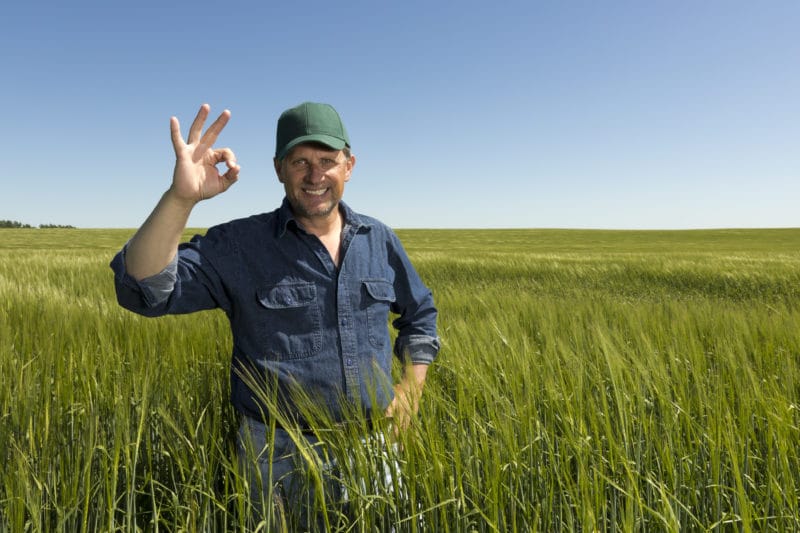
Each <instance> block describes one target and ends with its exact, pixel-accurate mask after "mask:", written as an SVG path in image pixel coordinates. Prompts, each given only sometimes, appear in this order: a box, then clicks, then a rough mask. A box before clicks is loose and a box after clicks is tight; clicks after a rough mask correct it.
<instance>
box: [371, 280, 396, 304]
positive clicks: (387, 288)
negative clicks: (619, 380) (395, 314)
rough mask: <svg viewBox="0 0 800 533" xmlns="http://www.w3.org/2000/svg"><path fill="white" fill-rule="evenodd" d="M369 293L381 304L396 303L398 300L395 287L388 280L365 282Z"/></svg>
mask: <svg viewBox="0 0 800 533" xmlns="http://www.w3.org/2000/svg"><path fill="white" fill-rule="evenodd" d="M364 287H366V289H367V293H369V295H370V296H372V297H373V298H374V299H376V300H378V301H381V302H394V301H395V300H396V297H395V294H394V287H393V286H392V284H391V283H389V282H388V281H386V280H370V281H365V282H364Z"/></svg>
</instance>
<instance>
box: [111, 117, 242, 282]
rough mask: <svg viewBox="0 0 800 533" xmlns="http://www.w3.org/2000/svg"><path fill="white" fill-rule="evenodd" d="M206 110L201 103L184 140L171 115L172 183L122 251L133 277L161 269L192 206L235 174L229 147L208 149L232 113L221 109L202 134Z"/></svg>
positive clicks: (222, 187) (228, 182) (222, 189)
mask: <svg viewBox="0 0 800 533" xmlns="http://www.w3.org/2000/svg"><path fill="white" fill-rule="evenodd" d="M209 110H210V108H209V106H208V104H203V105H202V106H200V111H198V112H197V116H196V117H195V118H194V122H192V126H191V128H189V137H188V139H187V140H186V141H184V140H183V136H182V135H181V129H180V123H179V122H178V119H177V118H176V117H172V118H171V119H170V132H171V134H172V146H173V148H174V149H175V170H174V171H173V174H172V185H171V186H170V188H169V189H168V190H167V192H165V193H164V195H163V196H162V197H161V200H160V201H159V202H158V205H156V207H155V209H154V210H153V212H152V213H150V216H149V217H148V218H147V220H145V222H144V224H142V226H141V227H140V228H139V230H138V231H137V232H136V234H135V235H134V236H133V238H132V239H131V240H130V242H129V243H128V248H127V251H126V254H125V267H126V269H127V271H128V273H129V274H130V275H131V276H132V277H134V278H136V279H139V280H141V279H144V278H146V277H149V276H153V275H155V274H158V273H159V272H161V271H162V270H164V268H165V267H166V266H167V264H169V262H170V261H171V260H172V259H173V258H174V257H175V254H176V253H177V248H178V243H179V242H180V239H181V235H182V234H183V230H184V229H185V228H186V223H187V222H188V220H189V214H190V213H191V212H192V209H193V208H194V206H195V205H197V203H198V202H201V201H203V200H208V199H209V198H213V197H214V196H216V195H218V194H220V193H222V192H225V191H226V190H228V188H229V187H230V186H231V185H233V184H234V183H235V182H236V180H237V179H238V178H239V165H237V164H236V156H234V154H233V151H231V150H230V149H229V148H219V149H215V148H214V147H213V146H214V143H215V142H216V140H217V137H218V136H219V134H220V132H221V131H222V129H223V128H224V127H225V125H226V124H227V123H228V120H229V119H230V117H231V114H230V111H228V110H225V111H223V112H222V114H221V115H220V116H219V117H218V118H217V120H215V121H214V123H213V124H211V126H209V127H208V129H207V130H206V132H205V133H203V125H204V124H205V121H206V118H208V113H209ZM220 163H225V165H226V167H227V171H226V172H225V173H224V174H220V172H219V170H218V169H217V165H218V164H220Z"/></svg>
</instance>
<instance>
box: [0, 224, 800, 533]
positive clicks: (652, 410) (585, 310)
mask: <svg viewBox="0 0 800 533" xmlns="http://www.w3.org/2000/svg"><path fill="white" fill-rule="evenodd" d="M130 234H131V232H129V231H120V230H114V231H111V230H109V231H101V230H44V229H39V230H22V229H14V230H2V231H0V375H2V379H3V384H4V386H3V387H2V388H0V416H1V417H2V422H1V423H0V453H2V455H1V456H0V461H2V463H0V530H9V531H98V530H102V531H134V530H150V531H178V530H181V531H235V530H245V529H248V528H250V527H252V526H253V525H252V524H248V522H247V521H246V520H245V519H244V517H245V516H247V515H248V513H249V510H250V509H249V505H250V503H249V501H248V499H247V497H246V494H247V491H246V487H245V485H246V481H245V479H244V477H243V475H242V474H241V473H240V472H239V469H238V465H237V464H236V460H235V452H234V447H233V440H234V434H235V430H236V427H237V421H236V419H235V414H234V413H233V411H232V409H231V408H230V406H229V405H228V392H229V391H228V379H229V361H230V342H231V340H230V334H229V332H228V330H227V323H226V321H225V318H224V316H222V315H221V314H220V313H215V312H205V313H201V314H197V315H190V316H182V317H165V318H162V319H157V320H152V319H144V318H141V317H138V316H135V315H133V314H131V313H128V312H127V311H124V310H122V309H120V308H119V307H117V305H116V303H115V298H114V295H113V287H112V274H111V271H110V270H109V269H108V267H107V264H108V262H109V260H110V258H111V255H112V254H113V253H114V252H115V250H116V249H118V248H119V247H120V246H121V245H122V243H123V242H124V241H125V240H126V239H127V238H128V237H129V236H130ZM399 234H400V236H401V239H402V240H403V242H404V243H405V244H406V246H407V249H408V250H409V253H410V255H411V257H412V260H413V261H414V263H415V264H416V265H417V267H418V269H419V271H420V273H421V275H422V277H423V278H424V279H425V280H426V282H427V283H428V284H429V285H430V286H431V287H432V289H433V291H434V294H435V297H436V300H437V306H438V307H439V309H440V333H441V336H442V340H443V349H442V352H441V354H440V357H439V359H438V360H437V362H436V363H435V366H434V367H433V368H432V370H431V372H430V373H429V379H428V383H427V384H426V388H425V394H424V396H423V401H422V407H421V416H420V418H419V419H418V420H417V422H416V424H415V425H414V427H413V428H412V429H411V430H410V431H408V432H407V433H405V434H402V435H401V436H400V437H399V445H397V446H389V447H388V448H385V449H384V454H379V453H375V450H372V451H370V450H369V449H368V448H369V446H371V444H369V443H368V444H363V443H362V442H361V440H360V439H359V435H358V432H355V431H352V428H350V427H348V428H344V429H342V428H339V429H337V428H335V427H333V428H332V427H328V425H326V424H325V421H324V420H320V422H319V427H320V428H321V431H322V429H324V430H325V431H322V432H321V435H322V436H323V438H324V439H325V440H326V441H327V442H329V443H331V444H332V446H331V452H330V453H332V454H338V456H337V460H338V462H339V464H340V466H341V468H340V470H341V472H340V475H341V478H342V479H341V482H342V484H343V485H344V486H346V487H348V488H349V490H348V499H349V501H348V504H347V505H346V506H345V507H343V508H337V507H329V508H328V511H329V516H330V518H329V521H328V524H329V528H330V529H331V530H341V531H374V530H379V531H380V530H386V529H387V528H388V527H389V524H394V527H395V529H396V530H397V531H418V530H422V531H444V532H451V531H452V532H461V531H553V530H583V531H594V530H622V531H685V530H701V531H703V530H709V531H730V530H742V531H752V530H755V531H765V530H766V531H787V530H797V529H800V509H798V498H799V497H800V452H798V449H799V447H798V444H800V400H798V398H800V365H798V355H800V246H798V245H800V230H738V231H733V230H730V231H722V230H719V231H688V232H605V231H569V230H541V231H538V230H502V231H501V230H486V231H467V230H463V231H455V230H441V231H422V230H413V231H412V230H409V231H400V232H399ZM391 437H392V433H391V431H389V432H388V433H387V438H389V439H391ZM345 451H346V452H347V453H344V452H345ZM309 457H310V459H309V461H310V462H311V463H312V466H311V472H312V478H313V477H314V475H319V472H318V471H317V470H315V469H318V468H320V467H321V466H320V465H316V464H314V460H313V458H312V455H310V454H309ZM387 463H388V464H391V465H394V464H395V463H396V464H398V465H399V469H400V472H401V475H402V477H401V478H398V477H395V478H393V479H392V480H391V481H390V482H387V483H378V482H376V481H375V480H376V479H378V478H379V477H380V476H376V474H375V473H376V472H380V471H381V469H383V468H384V467H385V466H386V464H387ZM311 482H314V480H313V479H312V480H311ZM318 503H319V505H320V506H321V507H326V506H328V505H329V503H328V502H326V501H320V502H318ZM276 523H277V522H276ZM274 525H275V524H272V525H270V524H262V525H261V527H262V528H263V529H265V530H268V529H269V528H270V527H271V526H274Z"/></svg>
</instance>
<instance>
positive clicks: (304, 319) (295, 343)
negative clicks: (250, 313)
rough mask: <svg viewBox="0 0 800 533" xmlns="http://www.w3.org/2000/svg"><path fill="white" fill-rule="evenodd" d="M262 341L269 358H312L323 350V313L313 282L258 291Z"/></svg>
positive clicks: (260, 340) (263, 350)
mask: <svg viewBox="0 0 800 533" xmlns="http://www.w3.org/2000/svg"><path fill="white" fill-rule="evenodd" d="M256 298H257V301H258V304H259V307H258V309H259V317H258V325H257V327H258V329H259V342H260V344H261V347H262V353H263V354H264V355H265V356H266V357H267V358H269V359H277V360H285V359H300V358H303V357H309V356H311V355H314V354H316V353H317V352H319V350H320V348H322V314H321V312H320V306H319V302H318V301H317V288H316V287H315V286H314V284H313V283H284V284H280V285H273V286H270V287H263V288H261V289H258V291H257V292H256Z"/></svg>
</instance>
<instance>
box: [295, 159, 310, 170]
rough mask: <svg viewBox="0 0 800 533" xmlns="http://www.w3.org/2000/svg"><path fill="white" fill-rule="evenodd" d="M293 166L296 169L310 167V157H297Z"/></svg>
mask: <svg viewBox="0 0 800 533" xmlns="http://www.w3.org/2000/svg"><path fill="white" fill-rule="evenodd" d="M292 167H293V168H296V169H303V168H308V159H295V160H294V161H292Z"/></svg>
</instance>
